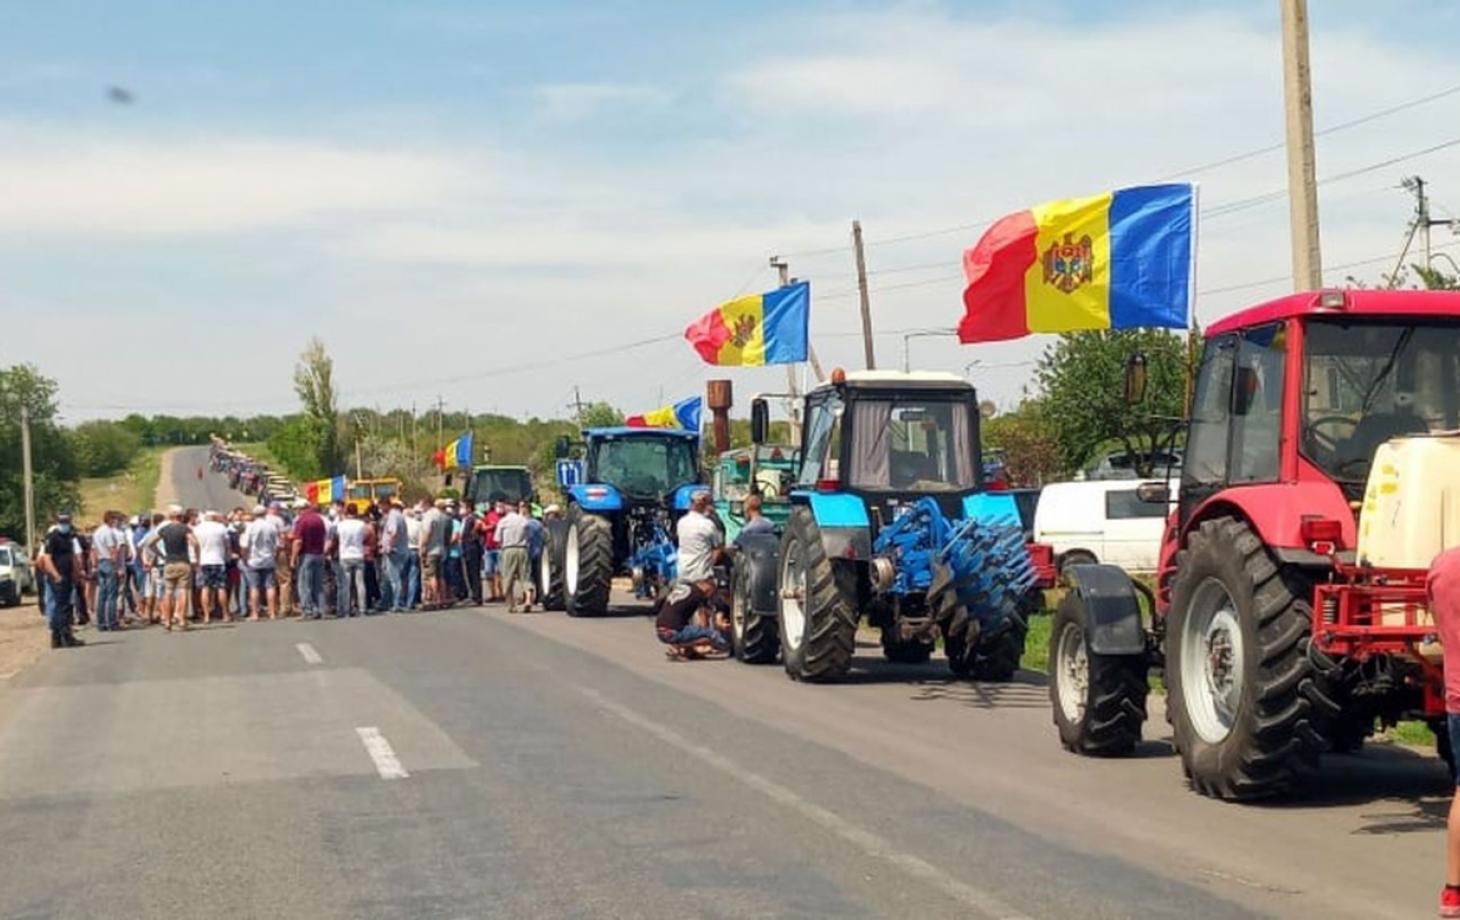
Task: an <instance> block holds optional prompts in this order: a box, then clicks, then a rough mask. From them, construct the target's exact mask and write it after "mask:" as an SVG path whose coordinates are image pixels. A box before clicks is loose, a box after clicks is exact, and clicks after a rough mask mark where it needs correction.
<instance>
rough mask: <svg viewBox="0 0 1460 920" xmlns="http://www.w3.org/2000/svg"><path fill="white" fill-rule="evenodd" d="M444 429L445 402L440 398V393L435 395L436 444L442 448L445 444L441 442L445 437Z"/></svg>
mask: <svg viewBox="0 0 1460 920" xmlns="http://www.w3.org/2000/svg"><path fill="white" fill-rule="evenodd" d="M445 428H446V401H445V400H443V399H442V398H441V394H440V393H437V394H436V443H437V444H441V445H443V446H444V445H445V443H446V442H445V441H443V440H442V438H444V437H446V431H445Z"/></svg>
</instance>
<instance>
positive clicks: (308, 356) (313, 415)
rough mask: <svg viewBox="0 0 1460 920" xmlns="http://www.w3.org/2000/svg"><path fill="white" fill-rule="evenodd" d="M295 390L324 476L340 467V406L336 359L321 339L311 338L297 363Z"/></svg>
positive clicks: (316, 460) (321, 473)
mask: <svg viewBox="0 0 1460 920" xmlns="http://www.w3.org/2000/svg"><path fill="white" fill-rule="evenodd" d="M294 392H295V393H297V394H298V395H299V402H300V404H301V406H302V407H303V409H304V415H303V418H304V423H305V424H306V425H307V426H308V427H309V429H310V433H311V436H312V437H311V443H312V444H313V445H314V451H315V458H314V459H315V468H316V469H317V470H318V471H319V475H320V476H330V475H333V474H334V473H337V472H339V471H340V469H341V468H342V467H341V464H340V410H339V405H338V395H337V394H336V393H335V362H334V359H332V358H331V357H330V356H329V352H327V351H325V348H324V343H323V342H321V341H320V340H319V339H310V340H309V344H308V345H306V346H305V348H304V351H303V352H302V353H300V355H299V363H298V364H296V365H295V366H294Z"/></svg>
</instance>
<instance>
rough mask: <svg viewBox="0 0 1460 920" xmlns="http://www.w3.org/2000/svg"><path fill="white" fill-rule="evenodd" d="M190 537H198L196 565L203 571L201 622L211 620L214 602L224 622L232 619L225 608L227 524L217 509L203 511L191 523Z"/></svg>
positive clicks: (226, 593)
mask: <svg viewBox="0 0 1460 920" xmlns="http://www.w3.org/2000/svg"><path fill="white" fill-rule="evenodd" d="M193 537H194V538H195V539H196V540H197V541H198V569H199V572H200V573H201V575H202V582H203V584H202V591H203V593H202V600H203V622H204V623H211V622H212V621H213V607H214V605H215V604H216V605H217V607H218V609H219V610H220V611H222V614H223V618H224V620H226V621H227V622H229V623H231V622H233V612H232V611H230V610H229V609H228V526H227V525H226V524H224V523H223V515H221V514H219V513H218V512H217V511H206V512H204V513H203V519H202V520H201V521H199V522H198V523H197V525H196V526H195V527H193Z"/></svg>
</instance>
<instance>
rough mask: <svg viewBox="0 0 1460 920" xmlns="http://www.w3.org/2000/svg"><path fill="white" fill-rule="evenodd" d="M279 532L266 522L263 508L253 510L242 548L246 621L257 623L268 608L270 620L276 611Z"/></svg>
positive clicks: (244, 532)
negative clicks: (247, 600)
mask: <svg viewBox="0 0 1460 920" xmlns="http://www.w3.org/2000/svg"><path fill="white" fill-rule="evenodd" d="M280 539H281V532H280V530H279V528H278V527H277V526H275V525H274V522H273V521H271V520H269V517H268V514H267V512H266V511H265V510H264V507H263V506H262V505H259V506H257V507H255V508H254V509H253V520H252V521H250V522H249V523H248V526H247V527H246V528H244V531H243V540H242V541H241V544H240V545H241V547H242V550H243V578H244V581H245V582H247V583H248V599H249V613H248V618H249V620H251V621H253V622H258V618H259V612H260V610H261V609H263V608H265V606H267V609H268V611H269V619H271V620H272V619H274V618H275V617H276V616H277V615H278V611H279V594H278V583H277V581H276V576H275V572H276V570H277V567H278V557H279V541H280Z"/></svg>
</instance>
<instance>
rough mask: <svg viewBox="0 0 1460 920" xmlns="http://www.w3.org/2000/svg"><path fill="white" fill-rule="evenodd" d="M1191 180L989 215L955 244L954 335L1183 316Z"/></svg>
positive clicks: (997, 335) (1158, 321)
mask: <svg viewBox="0 0 1460 920" xmlns="http://www.w3.org/2000/svg"><path fill="white" fill-rule="evenodd" d="M1195 242H1196V189H1195V187H1194V186H1192V185H1190V184H1176V185H1147V186H1141V187H1138V188H1126V189H1120V190H1119V191H1114V192H1107V193H1105V194H1104V195H1095V196H1092V197H1089V198H1067V199H1063V200H1060V201H1051V202H1049V203H1047V204H1042V205H1039V206H1038V207H1035V208H1031V209H1030V210H1028V211H1020V212H1019V213H1017V214H1010V215H1009V216H1008V217H1005V218H1003V219H1001V220H999V221H997V222H996V223H995V224H994V225H993V226H992V227H990V228H989V229H988V231H987V232H986V233H984V235H983V238H982V239H980V240H979V241H978V244H977V245H975V246H974V247H973V248H972V249H970V250H968V251H967V252H965V253H964V254H963V270H964V273H965V274H966V275H967V276H968V286H967V287H966V288H965V289H964V291H963V306H964V315H963V320H962V321H961V322H960V323H959V324H958V339H959V341H962V342H965V343H967V342H994V341H999V340H1001V339H1017V338H1019V337H1020V336H1025V335H1028V334H1030V333H1031V332H1072V331H1075V330H1080V329H1134V328H1137V327H1143V326H1166V327H1170V328H1175V329H1185V328H1187V326H1189V325H1190V316H1191V302H1192V296H1193V293H1194V292H1193V290H1192V279H1193V274H1194V268H1195V264H1196V263H1195V260H1196V245H1195Z"/></svg>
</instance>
